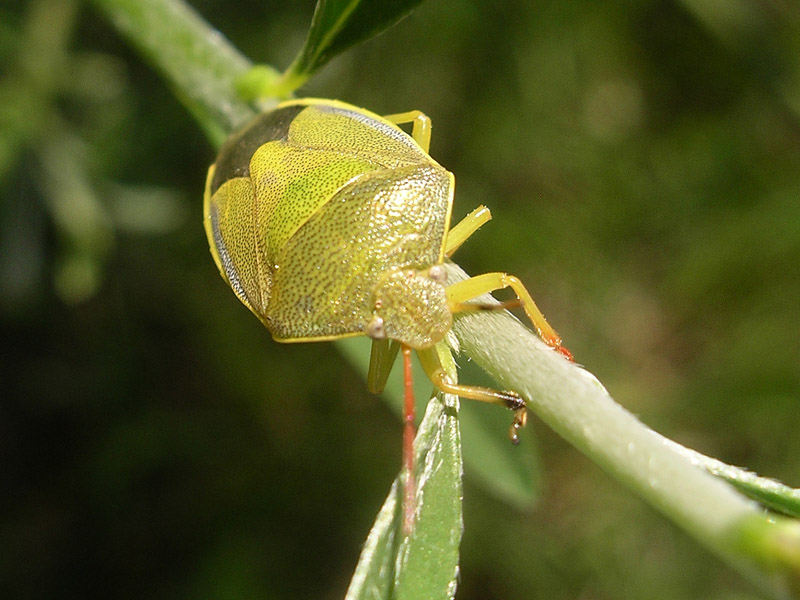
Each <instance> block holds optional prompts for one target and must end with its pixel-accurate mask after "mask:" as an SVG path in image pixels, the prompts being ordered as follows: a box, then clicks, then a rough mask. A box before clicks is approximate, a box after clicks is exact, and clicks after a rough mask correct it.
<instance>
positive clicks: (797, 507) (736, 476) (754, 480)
mask: <svg viewBox="0 0 800 600" xmlns="http://www.w3.org/2000/svg"><path fill="white" fill-rule="evenodd" d="M666 443H667V444H668V445H669V446H670V447H672V448H673V449H674V450H675V451H676V452H678V453H680V454H681V455H683V456H685V457H686V458H687V459H689V460H690V461H691V462H692V463H693V464H695V465H697V466H698V467H702V468H703V469H705V470H706V471H708V472H709V473H711V474H712V475H716V476H717V477H719V478H721V479H724V480H725V481H727V482H728V483H730V484H731V485H733V486H734V487H736V488H737V489H739V491H741V492H742V493H744V494H746V495H747V496H749V497H751V498H753V499H754V500H757V501H758V502H760V503H761V504H763V505H764V506H766V507H767V508H769V509H771V510H773V511H775V512H780V513H783V514H785V515H789V516H790V517H797V518H800V489H796V488H791V487H789V486H788V485H786V484H783V483H781V482H780V481H775V480H774V479H769V478H768V477H761V476H759V475H757V474H756V473H753V472H752V471H748V470H747V469H743V468H741V467H735V466H733V465H729V464H726V463H724V462H722V461H721V460H717V459H716V458H711V457H710V456H706V455H705V454H701V453H700V452H697V451H696V450H692V449H691V448H686V447H684V446H681V445H680V444H678V443H677V442H673V441H672V440H669V441H667V442H666Z"/></svg>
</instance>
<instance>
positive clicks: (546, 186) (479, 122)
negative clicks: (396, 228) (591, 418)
mask: <svg viewBox="0 0 800 600" xmlns="http://www.w3.org/2000/svg"><path fill="white" fill-rule="evenodd" d="M193 5H194V6H195V7H196V8H197V9H198V10H199V11H200V12H201V13H202V14H203V16H204V17H205V18H207V19H208V20H209V21H210V22H211V23H213V24H215V25H216V26H218V27H219V28H220V29H221V30H222V32H223V33H224V34H225V35H226V36H228V37H229V38H230V39H231V40H232V41H233V42H234V43H235V44H236V45H237V46H238V47H239V48H240V49H241V50H242V51H243V52H245V53H246V54H247V55H248V56H250V57H251V58H253V59H254V60H256V61H262V62H268V63H270V64H274V65H276V66H278V67H285V66H286V65H288V63H289V62H290V61H291V59H292V57H293V55H294V53H295V52H296V51H297V49H298V48H299V47H300V45H301V43H302V40H303V36H304V34H305V31H306V28H307V26H308V23H309V20H310V17H311V13H312V10H313V2H311V1H310V0H307V1H303V2H264V1H255V0H237V1H235V2H223V1H221V0H202V1H200V0H197V1H195V2H193ZM799 56H800V10H799V9H798V8H797V6H796V5H795V4H794V3H792V2H788V1H786V2H781V1H775V2H767V3H757V2H754V1H753V2H750V1H747V0H740V1H737V2H729V3H711V2H705V1H703V0H683V1H666V0H619V1H614V2H603V3H596V2H589V1H578V2H569V3H561V2H541V1H527V2H525V1H522V0H518V1H512V0H503V1H499V2H459V1H456V0H437V1H430V2H427V3H423V4H422V6H421V7H420V9H419V10H417V11H416V12H414V13H413V14H412V15H411V16H410V17H409V18H407V19H405V20H404V21H403V22H401V23H400V24H399V25H398V26H397V27H396V28H394V29H392V30H390V31H389V32H387V33H385V34H384V35H382V36H380V37H378V38H376V39H374V40H372V41H370V42H368V43H366V44H363V45H362V46H359V47H357V48H355V49H354V50H352V51H350V52H348V53H346V54H344V55H343V56H341V57H339V58H337V59H335V60H334V61H333V62H332V63H331V64H330V65H329V66H328V67H326V68H325V69H324V70H323V71H322V72H321V73H320V74H319V75H318V76H317V77H315V78H314V79H313V80H312V81H311V82H310V83H309V85H308V86H306V88H304V89H303V90H301V93H303V94H304V95H313V96H322V97H334V98H339V99H342V100H345V101H348V102H351V103H353V104H357V105H361V106H366V107H369V108H370V109H372V110H374V111H376V112H379V113H392V112H399V111H404V110H409V109H412V108H419V109H421V110H424V111H425V112H426V113H427V114H428V115H430V116H431V117H432V119H433V122H434V135H433V142H432V149H431V152H432V154H433V156H434V157H435V158H436V159H437V160H438V161H440V162H441V163H442V164H443V165H445V166H447V167H448V168H449V169H451V170H452V171H454V173H455V174H456V178H457V194H456V209H455V210H456V217H459V216H462V215H463V214H465V213H466V212H468V211H469V210H471V209H472V208H473V207H474V206H476V205H477V204H480V203H485V204H487V205H489V206H490V207H491V209H492V211H493V213H494V215H495V220H494V221H493V222H492V223H491V224H490V225H488V226H487V227H486V228H485V229H483V230H482V231H481V232H480V233H479V234H478V235H476V236H475V237H474V238H473V239H472V240H470V243H469V244H468V245H467V246H465V247H464V248H463V249H462V250H460V251H459V256H458V258H459V262H460V264H461V265H462V266H464V267H465V268H467V270H469V271H471V272H475V273H477V272H480V271H487V270H500V269H503V270H508V271H510V272H513V273H516V274H518V275H519V276H521V278H522V279H523V280H524V281H526V282H527V283H528V285H529V287H530V289H531V291H532V292H533V293H534V295H535V297H536V298H537V300H538V301H539V303H540V306H541V307H542V308H543V310H544V312H545V314H547V315H548V317H549V318H550V320H551V322H552V323H553V324H554V325H555V326H556V327H557V328H558V329H559V331H560V333H561V334H562V335H563V336H564V338H565V340H566V342H567V345H568V346H569V347H570V349H571V350H572V351H573V352H574V353H575V355H576V357H577V358H578V360H579V361H580V362H581V363H583V364H585V365H586V366H587V368H589V369H590V370H591V371H593V372H594V373H596V374H597V375H598V376H599V378H600V379H601V380H602V381H603V382H604V383H605V384H606V385H607V387H608V388H609V390H610V391H611V393H612V394H613V395H614V396H615V397H616V398H617V399H618V400H619V401H620V402H621V403H623V404H624V405H625V406H626V407H628V408H629V409H631V410H632V411H634V412H635V413H637V414H638V415H640V417H641V418H642V419H643V420H644V421H645V422H646V423H648V424H650V425H651V426H653V427H654V428H656V429H658V430H659V431H661V432H662V433H664V434H666V435H668V436H670V437H672V438H674V439H677V440H678V441H681V442H683V443H686V444H688V445H690V446H692V447H695V448H697V449H699V450H701V451H703V452H706V453H709V454H711V455H713V456H716V457H718V458H721V459H723V460H725V461H727V462H731V463H734V464H741V465H745V466H747V467H749V468H752V469H754V470H756V471H758V472H760V473H762V474H764V475H768V476H774V477H777V478H779V479H781V480H783V481H785V482H787V483H789V484H790V485H795V486H797V485H800V461H799V460H798V458H797V457H798V456H800V436H798V435H797V430H798V423H800V366H798V365H800V335H798V334H799V333H800V326H798V315H799V314H800V277H799V276H798V274H800V267H799V266H798V265H800V89H798V81H800V59H798V57H799ZM0 126H1V127H0V334H2V341H3V345H2V347H3V349H4V351H3V360H2V363H0V465H2V479H3V485H2V493H0V539H2V540H3V543H2V544H1V545H0V593H2V595H3V596H4V597H9V598H11V597H15V598H23V597H25V598H52V597H69V596H73V595H74V596H77V595H81V596H83V597H109V596H111V597H115V598H142V597H145V598H175V597H182V598H194V597H213V598H254V597H262V598H273V597H274V598H298V597H303V598H308V597H313V598H337V597H341V595H342V594H343V592H344V590H345V588H346V586H347V582H348V581H349V578H350V575H351V571H352V568H353V566H354V564H355V561H356V559H357V556H358V553H359V548H360V544H361V543H362V542H363V539H364V537H365V535H366V533H367V531H368V529H369V527H370V524H371V522H372V519H373V518H374V515H375V513H376V512H377V510H378V508H379V506H380V504H381V502H382V501H383V498H384V496H385V493H386V491H387V489H388V486H389V483H390V482H391V480H392V478H393V476H394V475H395V473H396V471H397V469H398V467H399V454H400V425H399V422H397V421H396V420H395V418H394V417H393V416H392V415H391V413H390V412H389V411H388V410H387V409H386V407H385V405H384V404H382V403H381V402H379V401H378V400H376V399H375V398H373V397H370V396H369V395H368V394H367V392H366V390H365V386H364V384H363V382H362V381H360V380H359V379H358V376H357V375H356V374H355V372H354V371H353V370H352V368H351V366H349V365H348V364H347V363H346V362H345V360H344V359H343V358H342V357H341V356H340V355H338V353H337V352H336V350H335V349H334V347H333V346H331V345H330V344H305V345H296V346H278V345H277V344H275V343H273V342H272V341H271V340H270V338H269V335H268V334H267V332H266V331H264V330H263V328H262V327H261V326H260V325H259V324H258V322H257V321H256V320H255V319H253V318H252V316H251V315H250V314H249V313H248V312H247V311H246V310H245V309H244V308H243V307H242V306H240V305H239V303H238V302H237V301H236V299H235V297H234V296H233V294H231V293H230V290H229V289H227V287H226V286H225V284H224V282H222V280H221V279H220V278H219V276H218V274H217V273H216V269H215V267H214V265H213V262H212V260H211V258H210V256H209V254H208V250H207V245H206V241H205V237H204V233H203V230H202V226H201V215H200V206H201V201H202V186H203V181H204V176H205V169H206V168H207V165H208V164H209V163H210V162H211V161H212V160H213V150H212V149H211V147H210V146H209V144H208V143H207V141H206V140H205V139H204V137H203V135H202V133H201V131H200V130H199V128H198V127H197V126H196V124H195V123H194V122H193V121H192V119H191V117H190V115H189V114H187V112H186V111H185V110H184V109H183V107H182V106H181V105H180V104H179V103H178V101H177V100H176V99H175V98H174V97H173V96H172V95H171V92H170V90H169V89H168V88H167V87H166V86H165V84H164V82H163V81H162V80H161V79H160V78H159V77H158V76H157V75H156V74H155V73H153V72H152V71H151V70H150V69H149V68H148V67H147V66H146V65H145V64H143V63H142V61H141V60H140V58H139V57H138V56H137V55H136V54H135V53H134V52H133V51H132V50H131V49H130V48H129V47H128V46H126V44H125V43H124V42H123V41H122V40H120V39H119V38H118V36H117V35H116V34H115V32H114V31H113V29H112V28H111V27H110V26H109V24H108V23H107V22H105V21H104V20H103V19H102V18H100V16H99V15H98V14H97V13H96V12H95V11H94V10H93V9H92V6H91V5H86V4H83V3H80V2H77V1H75V2H73V1H69V0H68V1H61V0H30V1H29V2H21V1H16V0H12V2H6V3H4V4H3V6H2V7H0ZM534 421H535V419H534ZM533 427H534V428H535V429H536V431H537V433H538V434H539V441H538V446H539V447H540V450H541V454H542V462H543V469H544V476H545V479H544V489H543V495H542V498H541V499H540V501H539V503H538V504H537V505H536V506H535V507H533V508H531V509H529V510H521V509H518V508H516V509H515V508H511V507H509V506H507V505H505V504H503V503H502V502H499V501H498V500H496V499H495V498H493V497H492V495H491V494H489V493H487V492H486V491H484V489H483V488H482V487H480V486H478V485H470V474H469V472H467V486H466V489H465V503H464V511H465V523H466V531H465V537H464V542H463V561H462V577H461V589H460V593H459V598H461V599H463V600H467V599H469V598H483V599H488V598H518V597H542V598H553V599H558V598H582V599H589V598H591V599H603V598H608V599H612V598H642V599H645V598H646V599H658V598H664V599H670V600H674V599H679V598H687V599H690V598H720V599H722V598H726V599H728V598H737V599H738V598H742V599H743V598H755V597H758V593H757V591H755V590H754V589H753V588H751V587H750V585H749V584H748V583H747V582H744V581H743V580H741V579H740V578H739V577H738V576H737V575H734V574H732V572H731V571H729V570H728V569H727V568H726V567H725V566H724V565H722V564H721V563H719V562H718V560H717V559H716V558H713V557H711V556H709V555H708V554H707V553H706V552H705V551H704V550H703V549H701V548H699V547H698V546H697V545H696V544H695V542H693V541H692V540H690V539H689V538H687V536H686V535H685V534H684V533H682V532H680V531H679V530H677V529H676V528H674V527H673V526H672V525H670V524H669V523H668V522H666V521H665V520H664V519H662V518H661V517H660V516H659V515H657V514H656V513H654V512H653V511H652V509H650V508H649V507H647V506H646V505H644V504H642V503H641V502H640V501H639V500H637V499H636V498H635V497H632V496H631V495H630V494H629V493H628V492H627V491H626V490H625V489H624V488H622V486H620V485H619V484H617V483H616V482H614V481H612V480H610V479H609V478H608V477H607V476H606V475H605V474H604V473H603V472H601V471H600V470H599V469H598V468H597V467H596V466H595V465H593V464H591V463H590V462H588V461H587V460H586V459H584V458H583V457H582V456H580V455H579V454H578V453H577V452H575V451H574V450H573V449H571V448H570V447H568V446H567V445H566V444H565V443H563V442H562V441H561V440H559V439H558V438H557V437H556V436H554V435H553V434H552V433H550V432H548V431H547V430H546V429H545V428H544V427H542V426H540V425H539V424H538V423H536V422H534V424H533ZM498 435H503V432H498ZM464 443H465V444H469V443H470V440H469V439H465V440H464Z"/></svg>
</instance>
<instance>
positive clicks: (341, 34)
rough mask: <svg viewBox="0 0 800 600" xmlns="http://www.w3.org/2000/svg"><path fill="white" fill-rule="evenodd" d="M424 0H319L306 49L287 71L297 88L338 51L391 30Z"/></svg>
mask: <svg viewBox="0 0 800 600" xmlns="http://www.w3.org/2000/svg"><path fill="white" fill-rule="evenodd" d="M421 2H422V0H318V1H317V6H316V9H315V10H314V16H313V18H312V20H311V28H310V29H309V32H308V37H307V38H306V41H305V44H304V45H303V48H302V49H301V50H300V52H299V53H298V55H297V57H296V58H295V59H294V62H293V63H292V64H291V66H290V67H289V69H288V70H287V71H286V74H285V76H284V77H285V86H286V87H287V88H288V89H290V90H293V89H296V88H297V87H299V86H300V85H302V83H303V82H304V81H305V80H306V79H308V77H309V76H310V75H311V74H312V73H313V72H314V71H316V70H317V69H319V68H320V67H321V66H323V65H324V64H325V63H327V62H328V61H329V60H330V59H331V58H333V57H334V56H335V55H336V54H338V53H340V52H342V51H343V50H346V49H347V48H349V47H350V46H353V45H354V44H357V43H359V42H362V41H364V40H366V39H368V38H370V37H373V36H375V35H377V34H379V33H381V32H382V31H383V30H385V29H388V28H389V27H391V26H392V25H394V24H395V23H397V22H398V21H399V20H400V19H402V18H403V17H405V16H406V15H407V14H408V13H409V12H411V11H412V10H413V9H414V7H415V6H417V5H418V4H420V3H421Z"/></svg>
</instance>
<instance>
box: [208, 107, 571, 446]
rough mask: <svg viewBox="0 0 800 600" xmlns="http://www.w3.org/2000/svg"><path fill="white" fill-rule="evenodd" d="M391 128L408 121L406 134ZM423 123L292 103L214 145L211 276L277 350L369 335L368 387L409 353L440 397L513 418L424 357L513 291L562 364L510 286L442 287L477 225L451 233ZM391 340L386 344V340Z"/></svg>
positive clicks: (496, 395) (512, 404) (489, 396)
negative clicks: (484, 305) (446, 266)
mask: <svg viewBox="0 0 800 600" xmlns="http://www.w3.org/2000/svg"><path fill="white" fill-rule="evenodd" d="M399 123H413V131H412V135H411V136H409V135H408V134H406V133H405V132H404V131H403V130H402V129H400V127H398V124H399ZM429 141H430V121H429V120H428V118H427V117H425V115H423V114H422V113H419V112H417V111H412V112H408V113H403V114H399V115H392V116H389V117H380V116H378V115H376V114H373V113H371V112H369V111H366V110H363V109H360V108H356V107H354V106H351V105H348V104H344V103H342V102H337V101H332V100H316V99H304V100H292V101H289V102H285V103H283V104H281V105H279V106H278V107H277V108H276V109H275V110H273V111H271V112H269V113H265V114H263V115H260V116H259V117H257V118H256V119H255V120H254V121H253V122H252V123H251V124H250V125H249V126H247V127H246V128H245V129H244V130H242V131H240V132H239V133H237V134H235V135H234V136H232V137H231V138H230V139H229V140H228V141H227V142H226V143H225V145H224V146H223V147H222V149H221V151H220V153H219V157H218V158H217V161H216V163H215V164H214V165H212V166H211V168H210V169H209V172H208V179H207V183H206V190H205V203H204V216H205V217H204V221H205V229H206V234H207V236H208V241H209V245H210V247H211V253H212V254H213V256H214V260H215V262H216V263H217V267H218V268H219V270H220V272H221V273H222V276H223V278H225V279H226V280H227V281H228V283H229V284H230V285H231V287H232V288H233V290H234V291H235V292H236V294H237V295H238V296H239V299H240V300H241V301H242V302H243V303H244V304H245V305H246V306H247V307H248V308H249V309H250V310H251V311H253V313H254V314H255V315H256V316H257V317H258V318H259V319H260V320H261V321H262V322H263V323H264V325H266V327H267V328H268V329H269V330H270V332H271V333H272V335H273V337H274V338H275V339H276V340H278V341H281V342H302V341H314V340H331V339H336V338H341V337H345V336H352V335H368V336H370V337H371V338H373V340H374V342H373V357H372V360H371V363H370V375H369V384H370V388H371V389H373V391H376V390H380V389H381V388H382V387H383V384H384V382H385V379H386V376H387V375H388V371H389V369H390V368H391V363H392V362H393V360H394V357H395V355H396V350H397V346H398V344H400V345H405V346H408V347H410V348H414V349H416V350H418V351H419V354H420V358H421V362H422V364H423V367H425V370H426V372H427V373H428V375H429V376H430V377H431V379H432V380H433V382H434V383H435V384H436V385H437V386H438V387H440V388H441V389H443V390H445V391H448V392H451V393H455V394H459V395H462V396H465V397H470V398H475V399H478V400H484V401H489V402H495V403H499V404H502V405H505V406H507V407H509V408H512V409H514V410H515V411H516V418H515V423H514V426H513V428H512V437H514V438H516V430H517V429H518V428H519V427H521V426H522V425H523V424H524V421H525V417H524V402H523V401H522V399H521V398H519V396H517V395H516V394H514V393H513V392H495V391H493V390H487V389H484V388H475V387H470V386H457V385H455V384H453V383H452V382H450V381H449V378H447V376H446V375H445V374H444V371H443V369H442V368H441V364H440V363H439V360H438V358H437V355H436V352H434V351H433V348H432V347H433V346H434V345H435V344H436V343H437V342H439V341H441V340H442V338H443V337H444V336H445V334H446V333H447V332H448V331H449V330H450V328H451V326H452V319H453V317H452V315H453V313H454V312H458V311H463V310H472V309H474V308H475V306H474V305H472V304H466V302H467V301H468V300H470V299H472V298H475V297H477V296H479V295H481V294H483V293H486V292H489V291H492V290H495V289H500V288H504V287H511V288H512V289H513V290H514V291H515V293H516V294H517V297H518V298H519V299H520V301H521V304H522V305H523V307H524V308H525V311H526V313H527V314H528V316H529V317H530V318H531V320H532V322H533V323H534V325H535V326H536V329H537V331H538V332H539V334H540V335H541V336H542V337H543V338H544V339H545V341H546V342H547V343H549V344H550V345H551V346H553V347H554V348H556V349H559V350H561V351H562V352H563V353H564V354H566V355H568V353H567V352H566V350H564V349H562V348H561V345H560V344H561V340H560V338H559V337H558V335H557V334H556V333H555V331H553V329H552V328H551V327H550V326H549V325H548V324H547V323H546V321H545V320H544V317H543V316H542V315H541V313H540V312H539V311H538V309H537V308H536V305H535V304H534V303H533V300H532V299H531V297H530V295H529V294H528V292H527V291H526V290H525V288H524V287H523V286H522V284H521V283H520V282H519V280H518V279H516V278H515V277H512V276H509V275H506V274H505V273H489V274H485V275H480V276H478V277H474V278H472V279H469V280H467V281H464V282H459V283H456V284H454V285H451V286H449V287H448V286H447V285H446V282H445V277H444V270H443V269H442V268H441V267H440V266H439V265H440V264H441V263H442V262H443V261H444V259H445V257H446V256H449V255H450V254H451V253H452V252H454V251H455V250H456V248H458V247H459V246H460V245H461V244H462V243H463V242H464V241H465V240H466V239H467V238H468V237H469V236H470V235H471V234H472V233H474V232H475V230H476V229H477V228H478V227H480V226H481V225H483V224H484V223H485V222H486V221H488V220H489V218H490V215H489V211H488V210H487V209H485V208H483V207H480V208H479V209H477V210H476V211H474V212H473V213H471V214H470V215H469V216H468V217H467V218H465V219H464V220H463V221H462V222H461V223H459V224H458V225H457V226H456V227H454V228H452V229H450V214H451V208H452V203H453V186H454V179H453V175H452V174H451V173H450V172H448V171H447V170H445V169H444V168H443V167H441V166H440V165H439V164H438V163H437V162H436V161H434V160H433V159H432V158H431V157H430V156H429V155H428V145H429ZM390 340H391V341H392V342H395V343H393V344H392V345H391V346H389V341H390Z"/></svg>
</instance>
